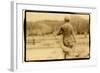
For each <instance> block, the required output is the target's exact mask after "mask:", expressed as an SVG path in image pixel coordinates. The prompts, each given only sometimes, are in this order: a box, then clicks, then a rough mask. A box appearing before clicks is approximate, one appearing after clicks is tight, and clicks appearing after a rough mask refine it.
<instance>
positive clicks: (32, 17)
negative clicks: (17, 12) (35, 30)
mask: <svg viewBox="0 0 100 73" xmlns="http://www.w3.org/2000/svg"><path fill="white" fill-rule="evenodd" d="M71 15H73V14H68V13H66V14H62V13H41V12H26V21H32V22H34V21H40V20H60V21H63V20H64V18H65V17H66V16H69V17H70V16H71ZM74 15H78V16H81V17H82V18H85V19H88V18H89V15H83V14H74Z"/></svg>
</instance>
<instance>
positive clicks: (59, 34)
mask: <svg viewBox="0 0 100 73" xmlns="http://www.w3.org/2000/svg"><path fill="white" fill-rule="evenodd" d="M23 38H24V39H23V41H24V42H23V46H24V61H25V62H38V61H40V62H41V61H61V60H65V61H67V60H86V59H87V60H88V59H90V14H89V13H82V12H81V13H80V12H61V11H35V10H23Z"/></svg>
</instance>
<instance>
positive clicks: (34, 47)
mask: <svg viewBox="0 0 100 73" xmlns="http://www.w3.org/2000/svg"><path fill="white" fill-rule="evenodd" d="M26 40H27V42H26V60H27V61H28V60H53V59H64V53H63V52H62V48H66V47H63V44H62V36H53V35H44V36H28V37H27V38H26ZM89 48H90V47H89V35H85V36H84V35H76V44H75V47H74V48H73V49H71V50H70V55H68V56H67V57H66V59H73V58H77V59H78V58H89V55H90V51H89Z"/></svg>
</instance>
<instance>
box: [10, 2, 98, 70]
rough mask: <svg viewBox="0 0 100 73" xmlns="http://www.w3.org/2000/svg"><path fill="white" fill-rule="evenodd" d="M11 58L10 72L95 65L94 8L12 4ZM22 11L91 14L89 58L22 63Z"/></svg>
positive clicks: (95, 22)
mask: <svg viewBox="0 0 100 73" xmlns="http://www.w3.org/2000/svg"><path fill="white" fill-rule="evenodd" d="M12 6H13V7H12V31H13V32H12V37H13V38H12V50H11V53H12V55H13V56H12V58H11V70H13V71H16V70H19V71H20V70H23V71H24V70H25V71H26V70H35V69H56V68H66V67H82V66H94V65H96V64H97V62H96V61H97V55H96V52H97V48H96V47H95V45H96V43H95V34H94V33H95V31H96V24H97V20H96V17H97V15H96V14H97V13H96V8H95V7H81V6H80V7H77V6H76V7H75V6H62V5H61V6H60V5H41V4H32V3H19V2H12ZM23 10H41V11H62V12H82V13H83V12H84V13H90V14H91V20H90V23H91V24H90V34H91V35H90V36H91V46H90V47H91V48H90V49H91V51H90V53H91V58H90V59H89V60H74V61H73V60H69V61H67V60H66V61H65V60H64V61H53V62H51V61H50V62H24V60H23V51H24V47H23V20H22V19H23V18H22V11H23Z"/></svg>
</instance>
